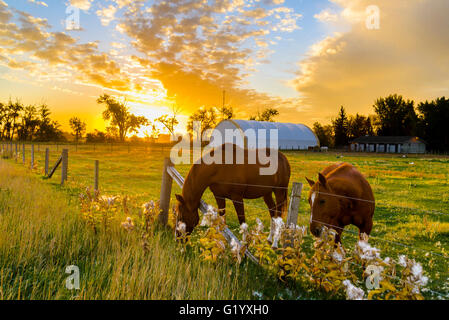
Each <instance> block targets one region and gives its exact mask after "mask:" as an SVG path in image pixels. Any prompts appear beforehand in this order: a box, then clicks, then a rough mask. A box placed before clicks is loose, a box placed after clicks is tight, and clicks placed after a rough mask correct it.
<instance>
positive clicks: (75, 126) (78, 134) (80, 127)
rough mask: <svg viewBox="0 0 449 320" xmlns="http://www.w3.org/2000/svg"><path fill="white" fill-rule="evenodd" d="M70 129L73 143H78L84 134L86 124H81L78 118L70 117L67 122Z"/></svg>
mask: <svg viewBox="0 0 449 320" xmlns="http://www.w3.org/2000/svg"><path fill="white" fill-rule="evenodd" d="M69 123H70V128H72V131H73V133H72V135H74V136H75V142H76V143H78V140H79V139H80V138H82V137H83V134H84V133H85V132H86V123H85V122H83V121H82V120H81V119H80V118H78V117H72V118H71V119H70V120H69Z"/></svg>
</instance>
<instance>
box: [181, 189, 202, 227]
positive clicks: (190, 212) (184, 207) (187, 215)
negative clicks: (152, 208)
mask: <svg viewBox="0 0 449 320" xmlns="http://www.w3.org/2000/svg"><path fill="white" fill-rule="evenodd" d="M176 200H178V201H177V204H176V210H177V212H178V218H177V220H178V223H179V222H182V223H184V224H185V226H186V230H185V231H186V233H187V234H191V233H192V231H193V229H194V228H195V227H196V226H197V225H198V223H199V221H200V216H199V214H198V208H194V206H193V205H191V204H189V202H188V201H186V200H185V199H184V197H183V196H181V195H179V194H177V195H176ZM177 235H178V236H179V234H178V231H177Z"/></svg>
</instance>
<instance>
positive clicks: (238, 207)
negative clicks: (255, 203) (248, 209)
mask: <svg viewBox="0 0 449 320" xmlns="http://www.w3.org/2000/svg"><path fill="white" fill-rule="evenodd" d="M232 203H233V204H234V208H235V212H237V218H238V219H239V223H240V224H242V223H245V206H244V205H243V198H240V197H233V198H232Z"/></svg>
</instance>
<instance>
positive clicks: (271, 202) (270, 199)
mask: <svg viewBox="0 0 449 320" xmlns="http://www.w3.org/2000/svg"><path fill="white" fill-rule="evenodd" d="M263 200H264V201H265V204H266V205H267V207H268V210H269V211H270V216H271V217H272V218H273V217H274V216H275V215H276V204H275V203H274V200H273V196H272V195H271V193H268V194H267V195H265V196H264V197H263Z"/></svg>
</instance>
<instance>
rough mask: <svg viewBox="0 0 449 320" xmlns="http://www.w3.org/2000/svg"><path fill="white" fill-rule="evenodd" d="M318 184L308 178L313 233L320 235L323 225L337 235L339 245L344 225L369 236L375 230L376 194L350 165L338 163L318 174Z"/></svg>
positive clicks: (311, 229)
mask: <svg viewBox="0 0 449 320" xmlns="http://www.w3.org/2000/svg"><path fill="white" fill-rule="evenodd" d="M318 178H319V179H318V181H317V182H314V181H312V180H310V179H308V178H306V179H307V181H308V182H309V184H310V186H311V187H312V188H311V190H310V193H309V204H310V207H311V214H310V231H311V232H312V234H313V235H315V236H317V237H318V236H319V235H320V233H321V230H322V227H323V226H326V227H328V228H332V229H334V230H335V231H336V232H337V236H336V239H335V240H336V241H337V242H340V238H341V233H342V232H343V229H344V227H345V226H347V225H350V224H353V225H355V226H357V227H358V228H359V234H362V233H366V234H368V235H369V234H370V232H371V229H372V227H373V215H374V205H375V201H374V195H373V191H372V190H371V186H370V184H369V183H368V181H367V180H366V179H365V177H364V176H363V175H362V174H361V173H360V172H359V171H358V170H357V169H356V168H355V167H354V166H353V165H351V164H349V163H339V164H335V165H332V166H329V167H327V168H326V169H324V170H323V171H322V172H321V173H319V174H318Z"/></svg>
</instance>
